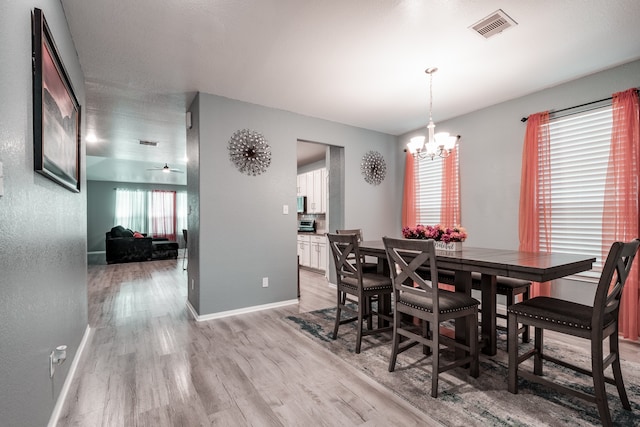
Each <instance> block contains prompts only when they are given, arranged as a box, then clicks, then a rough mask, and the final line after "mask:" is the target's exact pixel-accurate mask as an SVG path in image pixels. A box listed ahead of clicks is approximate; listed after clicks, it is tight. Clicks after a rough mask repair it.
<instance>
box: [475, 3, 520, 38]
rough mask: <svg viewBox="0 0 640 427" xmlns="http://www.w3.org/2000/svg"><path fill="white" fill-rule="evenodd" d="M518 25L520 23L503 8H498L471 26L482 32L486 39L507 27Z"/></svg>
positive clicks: (479, 32) (477, 31)
mask: <svg viewBox="0 0 640 427" xmlns="http://www.w3.org/2000/svg"><path fill="white" fill-rule="evenodd" d="M516 25H518V23H517V22H516V21H514V20H513V19H511V18H510V17H509V15H507V14H506V13H504V11H503V10H502V9H498V10H496V11H495V12H493V13H492V14H490V15H489V16H487V17H486V18H482V19H481V20H480V21H478V22H476V23H475V24H473V25H472V26H470V27H469V28H471V29H472V30H473V31H475V32H476V33H478V34H480V35H481V36H482V37H484V38H485V39H488V38H489V37H491V36H495V35H496V34H499V33H501V32H503V31H504V30H506V29H507V28H511V27H515V26H516Z"/></svg>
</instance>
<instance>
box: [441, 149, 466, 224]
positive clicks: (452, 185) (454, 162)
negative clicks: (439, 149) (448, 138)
mask: <svg viewBox="0 0 640 427" xmlns="http://www.w3.org/2000/svg"><path fill="white" fill-rule="evenodd" d="M441 200H442V201H441V206H440V223H441V224H442V225H444V226H445V227H452V226H455V225H462V221H461V218H460V177H459V169H458V147H457V146H456V147H455V148H454V149H453V150H452V151H451V154H449V156H448V157H445V158H444V159H442V198H441Z"/></svg>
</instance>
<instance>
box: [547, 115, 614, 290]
mask: <svg viewBox="0 0 640 427" xmlns="http://www.w3.org/2000/svg"><path fill="white" fill-rule="evenodd" d="M611 126H612V114H611V105H608V106H606V107H601V108H598V109H595V110H591V111H586V112H582V113H578V114H572V115H570V116H565V117H560V118H551V119H550V123H549V131H550V143H551V153H550V157H551V206H552V210H551V238H550V245H551V251H552V252H564V253H576V254H581V255H592V256H594V257H596V263H595V264H594V268H593V269H592V270H591V271H587V272H584V273H580V274H577V275H575V276H574V278H579V279H582V280H589V281H595V280H596V279H597V278H598V277H599V275H600V272H601V271H602V259H601V242H602V210H603V203H604V187H605V181H606V175H607V165H608V161H609V146H610V144H611ZM540 230H541V235H540V240H541V242H540V243H541V247H544V244H545V242H546V240H547V239H548V236H545V235H544V230H543V228H542V227H541V228H540Z"/></svg>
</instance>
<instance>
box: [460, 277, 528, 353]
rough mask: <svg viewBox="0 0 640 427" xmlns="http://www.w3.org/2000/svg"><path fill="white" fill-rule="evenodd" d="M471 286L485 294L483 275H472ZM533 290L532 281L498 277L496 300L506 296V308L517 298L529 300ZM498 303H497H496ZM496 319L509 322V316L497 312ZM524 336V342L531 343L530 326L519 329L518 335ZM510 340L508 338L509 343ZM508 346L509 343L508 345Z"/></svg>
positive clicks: (522, 326)
mask: <svg viewBox="0 0 640 427" xmlns="http://www.w3.org/2000/svg"><path fill="white" fill-rule="evenodd" d="M471 286H472V288H473V289H475V290H479V291H480V292H485V291H483V290H482V275H481V274H480V273H477V272H473V273H471ZM530 289H531V281H529V280H522V279H514V278H512V277H504V276H496V298H497V296H498V295H504V296H505V298H506V307H510V306H511V305H513V304H515V303H516V298H517V297H520V299H521V301H526V300H528V299H529V295H530V293H529V290H530ZM496 303H497V301H496ZM479 311H480V313H482V307H480V310H479ZM496 318H499V319H504V320H507V315H506V314H502V313H501V312H497V311H496ZM496 328H501V329H502V330H504V329H506V328H505V327H503V326H496ZM520 334H522V342H524V343H527V342H529V339H530V337H529V326H527V325H525V324H522V325H521V326H520V327H519V328H518V335H520ZM508 340H509V338H508V337H507V342H508ZM507 345H508V343H507Z"/></svg>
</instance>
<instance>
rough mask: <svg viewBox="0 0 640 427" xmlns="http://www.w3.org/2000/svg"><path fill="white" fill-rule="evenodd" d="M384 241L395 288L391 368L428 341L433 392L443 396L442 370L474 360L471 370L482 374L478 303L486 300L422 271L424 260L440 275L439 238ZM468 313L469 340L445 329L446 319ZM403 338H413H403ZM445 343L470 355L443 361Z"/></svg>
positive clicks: (433, 273)
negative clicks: (453, 288) (414, 320)
mask: <svg viewBox="0 0 640 427" xmlns="http://www.w3.org/2000/svg"><path fill="white" fill-rule="evenodd" d="M382 240H383V241H384V247H385V251H386V253H387V260H388V262H389V270H390V271H391V279H392V281H393V292H394V294H393V295H394V304H393V308H394V309H393V349H392V351H391V359H390V361H389V372H393V371H394V370H395V365H396V359H397V357H398V354H400V353H402V352H404V351H406V350H408V349H409V348H411V347H413V346H415V345H418V344H422V345H423V346H427V347H428V348H429V349H430V350H431V351H430V353H431V355H432V356H431V357H432V362H431V364H432V370H431V396H432V397H438V376H439V374H440V373H441V372H445V371H448V370H450V369H453V368H456V367H459V366H465V365H469V373H470V375H471V376H472V377H474V378H476V377H478V375H479V362H478V305H479V304H480V303H479V302H478V301H477V300H475V299H473V298H472V297H470V296H467V295H465V294H464V293H459V292H451V291H447V290H444V289H440V288H439V287H438V284H437V283H436V282H433V283H432V282H431V281H429V280H426V279H425V278H424V277H423V276H421V275H420V274H419V273H420V272H419V269H420V267H421V266H423V265H424V266H428V269H429V270H428V271H429V272H430V274H431V275H432V277H438V267H437V265H436V252H435V245H434V241H433V240H407V239H393V238H389V237H384V238H383V239H382ZM434 284H435V286H434ZM403 314H406V315H408V316H413V318H417V319H420V320H421V321H422V322H428V323H427V325H428V326H427V328H424V327H420V326H418V327H417V328H416V325H414V324H413V323H412V322H404V321H403ZM465 317H466V318H467V322H468V323H467V331H466V336H467V339H466V341H467V342H466V343H463V342H458V341H456V340H455V339H451V338H449V337H447V336H444V335H441V334H440V324H441V323H442V322H445V321H447V320H450V319H460V318H465ZM422 326H424V325H422ZM400 337H406V338H408V339H407V340H405V341H403V342H402V343H401V342H400ZM400 344H402V346H400ZM442 347H444V348H442ZM445 348H461V349H463V350H464V351H465V352H466V356H465V357H463V358H460V359H457V360H455V361H453V362H451V363H449V364H447V365H444V364H441V359H440V352H441V350H443V349H445ZM427 353H428V352H427Z"/></svg>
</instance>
